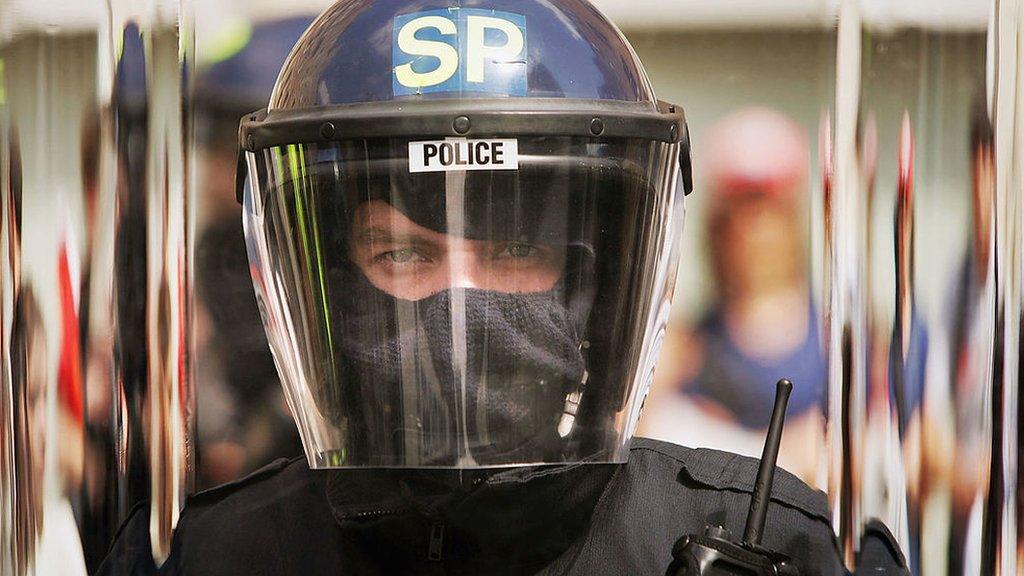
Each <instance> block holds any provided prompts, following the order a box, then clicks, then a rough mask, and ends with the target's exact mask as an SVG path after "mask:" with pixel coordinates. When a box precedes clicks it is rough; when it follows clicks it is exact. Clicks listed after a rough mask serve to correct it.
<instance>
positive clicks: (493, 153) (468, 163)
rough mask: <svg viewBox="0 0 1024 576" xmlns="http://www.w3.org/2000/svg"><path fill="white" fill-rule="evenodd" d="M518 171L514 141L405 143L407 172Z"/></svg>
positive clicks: (517, 145)
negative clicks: (407, 144)
mask: <svg viewBox="0 0 1024 576" xmlns="http://www.w3.org/2000/svg"><path fill="white" fill-rule="evenodd" d="M518 169H519V141H518V140H515V139H499V140H435V141H430V142H409V172H461V171H466V170H518Z"/></svg>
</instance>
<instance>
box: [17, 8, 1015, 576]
mask: <svg viewBox="0 0 1024 576" xmlns="http://www.w3.org/2000/svg"><path fill="white" fill-rule="evenodd" d="M595 3H596V4H597V5H598V6H599V7H600V8H601V9H602V10H604V11H605V13H606V14H607V15H608V16H609V17H610V18H611V19H612V20H614V21H615V22H616V23H618V24H619V26H620V27H621V28H622V29H623V31H624V33H625V34H626V36H627V37H628V38H629V39H630V41H631V42H632V44H633V46H634V47H635V48H636V50H637V52H638V53H639V56H640V58H641V59H642V61H643V62H644V64H645V65H646V67H647V70H648V73H649V74H650V76H651V78H652V81H653V82H654V85H655V88H656V90H657V93H658V95H659V97H660V98H662V99H664V100H668V101H672V102H678V103H681V104H683V106H684V107H685V109H686V114H687V117H688V121H689V125H690V130H691V136H692V143H693V156H694V158H693V159H694V173H695V178H696V192H695V193H694V194H693V195H692V196H691V197H690V198H688V199H687V212H688V217H687V221H686V229H685V234H684V246H683V254H684V256H683V262H682V267H681V269H680V277H679V282H678V287H677V291H676V300H675V308H674V311H673V315H672V320H671V323H670V326H669V328H668V332H667V334H666V338H665V345H664V348H663V352H662V357H661V361H660V364H659V369H658V371H657V373H656V375H655V377H654V381H653V383H652V389H651V393H650V396H649V398H648V401H647V403H646V410H645V413H644V417H643V419H642V421H641V422H640V427H639V431H638V433H639V434H641V435H644V436H651V437H655V438H660V439H664V440H669V441H672V442H676V443H679V444H684V445H687V446H694V447H710V448H718V449H724V450H729V451H733V452H738V453H741V454H747V455H752V456H758V455H759V454H760V451H761V447H762V443H763V439H764V432H765V428H766V426H767V423H768V419H769V416H770V410H771V406H772V403H773V394H774V389H775V388H774V385H775V382H776V380H778V379H779V378H782V377H786V378H789V379H791V380H793V381H794V383H795V385H796V390H795V392H794V395H793V398H792V400H791V402H790V412H789V419H788V422H787V427H786V433H785V436H784V441H783V449H782V455H781V459H780V463H781V466H783V467H784V468H786V469H788V470H789V471H791V472H793V473H794V474H796V475H798V476H800V477H801V478H802V479H804V480H805V481H806V482H808V483H809V484H811V485H813V486H816V487H819V488H821V489H822V490H825V491H826V492H827V493H828V495H829V499H830V503H831V505H832V511H833V515H834V525H835V528H836V532H837V535H838V536H839V539H840V546H841V548H842V550H843V552H844V554H846V557H847V560H848V562H849V563H850V565H853V563H854V552H855V542H856V541H857V539H858V538H857V537H858V535H859V532H860V530H861V527H862V526H863V525H864V523H865V522H866V521H867V520H868V519H871V518H880V519H882V520H884V521H885V522H886V523H887V524H888V525H889V526H890V527H891V528H892V529H893V531H894V532H895V533H896V534H897V536H898V538H899V540H900V542H901V545H902V546H903V548H904V552H905V553H906V554H907V556H908V558H909V560H910V562H911V565H912V567H913V569H914V572H915V573H916V574H929V575H930V574H938V575H942V574H996V573H1006V574H1013V573H1016V572H1015V570H1016V568H1018V567H1020V568H1021V569H1022V570H1024V548H1022V547H1021V545H1022V544H1024V539H1022V538H1020V537H1019V536H1018V530H1019V529H1021V528H1024V522H1021V520H1024V517H1022V515H1021V510H1020V508H1018V503H1019V502H1021V501H1022V500H1021V499H1020V498H1019V497H1018V486H1019V484H1018V482H1017V480H1018V476H1019V473H1018V469H1017V466H1018V461H1019V458H1018V446H1019V437H1018V435H1019V431H1018V426H1017V418H1018V415H1019V413H1020V404H1019V398H1020V397H1019V395H1018V393H1017V392H1018V390H1019V382H1018V373H1019V371H1018V369H1017V360H1018V357H1019V350H1018V346H1019V344H1020V311H1021V307H1020V295H1021V292H1020V286H1021V272H1022V269H1021V266H1020V259H1021V255H1022V254H1024V251H1022V249H1021V246H1022V238H1021V234H1020V228H1021V226H1020V222H1021V218H1022V216H1024V211H1022V210H1021V201H1020V200H1021V199H1020V195H1021V193H1022V191H1024V187H1022V186H1021V181H1020V178H1021V175H1022V174H1024V171H1022V170H1020V167H1021V166H1022V165H1024V164H1022V163H1021V162H1020V158H1019V153H1018V147H1017V146H1016V143H1017V142H1022V143H1024V129H1022V126H1024V124H1021V121H1020V120H1018V110H1019V111H1020V112H1021V113H1024V108H1020V107H1019V103H1018V98H1019V96H1018V92H1020V93H1021V94H1024V91H1018V88H1017V87H1018V82H1019V80H1018V75H1019V74H1020V71H1021V70H1024V69H1022V68H1021V66H1020V64H1021V62H1024V52H1021V51H1020V50H1019V48H1018V36H1019V31H1020V26H1021V24H1022V23H1024V12H1022V8H1021V7H1020V6H1018V3H1017V1H1007V0H998V1H997V2H991V3H990V2H987V1H984V0H928V1H925V0H919V1H913V2H893V1H885V0H859V1H852V0H844V1H842V2H840V1H839V0H773V1H772V2H762V1H755V0H728V1H716V2H710V1H706V0H639V1H636V2H628V3H627V2H622V1H620V0H596V1H595ZM326 5H327V2H326V1H324V0H321V1H314V0H303V1H297V2H288V3H282V2H276V1H275V2H271V1H269V0H255V1H254V0H250V1H246V2H241V1H239V0H217V1H210V2H203V3H194V2H189V1H184V2H177V1H174V2H171V1H162V0H149V1H142V0H138V1H129V0H109V1H108V2H102V1H99V0H94V1H80V2H77V3H76V4H75V5H74V6H67V5H66V3H63V2H58V1H56V0H33V1H31V2H30V1H27V0H0V193H2V203H0V206H2V215H3V219H2V222H0V232H2V234H0V253H2V254H3V258H2V262H0V273H2V274H0V280H2V283H0V296H2V308H0V320H2V328H3V330H2V332H0V344H2V346H0V354H2V355H3V356H2V361H3V374H2V375H0V377H2V381H0V384H2V386H0V464H2V466H0V573H2V574H18V575H21V574H35V573H37V574H85V573H88V572H89V571H91V570H94V569H95V568H96V567H97V566H98V562H99V561H100V560H101V559H102V557H103V554H104V553H105V550H106V545H107V543H108V542H109V541H110V538H111V537H112V536H113V533H114V531H115V530H116V528H117V526H118V525H119V523H120V521H121V520H122V519H123V518H125V517H126V515H127V514H128V512H129V511H130V510H131V508H132V507H134V506H136V505H139V504H140V503H142V502H148V504H147V505H149V506H151V507H152V508H153V511H154V515H153V517H154V518H157V519H158V520H157V521H156V522H155V523H154V526H153V528H152V531H153V541H154V543H155V546H154V550H155V552H156V554H157V555H158V556H159V555H160V554H161V553H166V546H167V544H168V543H169V539H170V535H171V533H172V530H173V526H174V523H175V522H176V520H177V512H178V510H180V507H181V505H182V504H183V502H184V498H185V497H186V496H187V495H188V494H191V493H193V492H195V491H198V490H202V489H204V488H207V487H211V486H215V485H218V484H221V483H224V482H228V481H231V480H233V479H236V478H239V477H241V476H244V475H245V474H247V473H249V472H251V471H253V470H255V469H258V468H260V467H261V466H263V465H265V464H266V463H269V462H271V461H272V460H274V459H276V458H279V457H296V456H299V455H301V453H302V448H301V445H300V444H299V440H298V435H297V433H296V432H295V428H294V425H293V423H292V420H291V417H290V415H289V414H288V408H287V406H286V404H285V402H284V399H283V395H282V394H281V391H280V388H279V386H278V383H277V376H276V372H275V369H274V363H273V359H272V358H271V356H270V354H269V351H268V350H267V344H266V340H265V338H264V335H263V330H262V326H261V323H260V321H259V316H258V309H257V305H256V301H255V298H254V297H253V293H252V288H251V281H250V279H249V270H248V263H247V260H246V257H245V245H244V239H243V237H242V230H241V226H240V213H239V206H238V204H237V202H236V200H235V197H234V177H235V173H236V144H237V126H238V119H239V118H240V117H241V116H242V115H243V114H246V113H248V112H251V111H253V110H256V109H259V108H262V107H265V105H266V102H267V100H268V99H269V96H270V91H271V89H272V87H273V83H274V80H275V78H276V75H277V72H278V70H279V69H280V67H281V64H283V62H284V59H285V58H286V57H287V55H288V52H289V50H290V48H291V46H292V45H293V44H294V42H295V41H296V40H297V39H298V37H299V36H300V35H301V33H302V32H303V31H304V29H305V27H306V26H307V25H308V24H309V22H311V21H312V19H313V18H314V17H315V16H316V14H318V13H319V12H320V11H321V10H322V9H323V8H324V7H325V6H326ZM1022 79H1024V77H1022ZM1021 119H1022V120H1024V116H1022V117H1021ZM1022 150H1024V148H1022ZM44 520H45V522H44ZM69 550H70V551H73V553H70V555H69V552H68V551H69ZM1019 550H1020V551H1019ZM55 551H57V552H55Z"/></svg>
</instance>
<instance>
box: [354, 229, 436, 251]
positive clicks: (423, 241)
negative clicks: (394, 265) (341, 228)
mask: <svg viewBox="0 0 1024 576" xmlns="http://www.w3.org/2000/svg"><path fill="white" fill-rule="evenodd" d="M356 240H357V241H359V242H366V243H381V244H387V243H392V244H397V243H410V244H416V245H418V246H434V245H436V244H437V242H436V241H434V240H433V239H431V238H428V237H426V236H423V235H421V234H418V233H416V232H408V233H407V232H400V233H397V234H396V233H395V231H394V230H390V229H387V228H382V227H380V226H371V227H369V228H363V229H362V230H360V231H359V232H358V233H357V234H356Z"/></svg>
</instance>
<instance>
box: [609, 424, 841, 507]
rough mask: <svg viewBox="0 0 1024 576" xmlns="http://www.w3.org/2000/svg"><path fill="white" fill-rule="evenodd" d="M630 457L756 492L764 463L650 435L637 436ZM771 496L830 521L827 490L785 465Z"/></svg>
mask: <svg viewBox="0 0 1024 576" xmlns="http://www.w3.org/2000/svg"><path fill="white" fill-rule="evenodd" d="M629 459H630V464H632V463H633V462H634V461H636V462H638V463H645V462H646V463H647V464H648V465H652V466H656V467H667V468H671V470H672V471H671V473H672V474H674V477H675V478H678V479H680V480H683V479H687V480H689V481H690V482H689V483H691V484H695V485H696V486H697V487H698V488H704V489H707V490H713V491H728V492H735V493H741V494H752V493H753V491H754V484H755V482H756V480H757V471H758V467H759V464H760V461H759V460H757V459H754V458H748V457H746V456H740V455H738V454H731V453H729V452H721V451H719V450H710V449H706V448H686V447H684V446H679V445H676V444H671V443H669V442H662V441H659V440H651V439H649V438H636V439H634V441H633V444H632V446H631V448H630V458H629ZM641 465H643V464H641ZM666 472H669V471H668V470H666ZM771 498H772V501H774V502H776V503H778V504H781V505H784V506H788V507H790V508H794V509H796V510H799V511H800V512H802V513H803V514H804V515H806V516H808V517H811V518H813V519H815V520H820V521H823V522H826V523H830V520H829V518H830V515H829V508H828V498H827V497H826V496H825V493H824V492H822V491H820V490H815V489H813V488H811V487H810V486H808V485H807V484H805V483H804V482H803V481H801V480H800V479H799V478H797V477H796V476H794V475H793V474H790V473H789V472H787V471H786V470H783V469H782V468H779V469H778V470H777V471H776V473H775V479H774V483H773V485H772V495H771Z"/></svg>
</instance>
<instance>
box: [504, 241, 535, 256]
mask: <svg viewBox="0 0 1024 576" xmlns="http://www.w3.org/2000/svg"><path fill="white" fill-rule="evenodd" d="M536 253H537V247H536V246H531V245H529V244H519V243H515V244H509V245H508V246H507V247H506V248H505V251H504V253H503V254H502V255H503V256H504V255H506V254H507V255H508V256H509V257H511V258H516V259H521V258H529V257H530V256H534V255H535V254H536Z"/></svg>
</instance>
